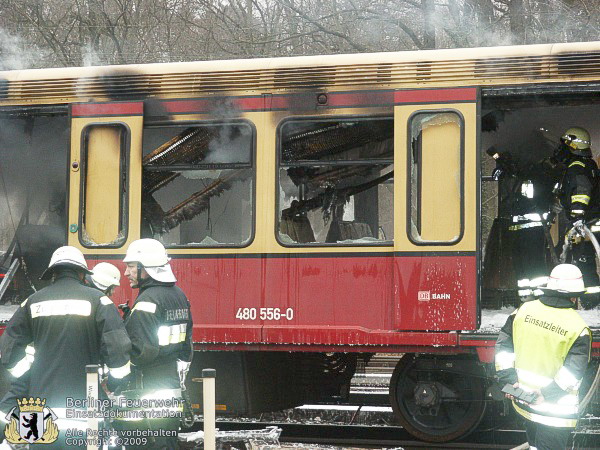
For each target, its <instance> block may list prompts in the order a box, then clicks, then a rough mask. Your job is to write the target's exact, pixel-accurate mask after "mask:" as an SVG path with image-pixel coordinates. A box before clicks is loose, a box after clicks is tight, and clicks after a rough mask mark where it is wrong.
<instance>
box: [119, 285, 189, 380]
mask: <svg viewBox="0 0 600 450" xmlns="http://www.w3.org/2000/svg"><path fill="white" fill-rule="evenodd" d="M125 327H126V328H127V333H129V336H130V338H131V343H132V345H133V349H132V355H131V361H132V363H133V364H134V366H135V371H136V372H138V373H141V375H142V384H143V388H144V389H177V388H179V387H180V382H179V373H178V370H177V361H178V360H180V361H186V362H191V360H192V313H191V311H190V303H189V301H188V299H187V297H186V296H185V294H184V293H183V291H182V290H181V289H179V287H177V286H175V283H163V282H159V281H156V280H153V279H152V278H147V279H145V280H143V281H142V283H141V284H140V292H139V295H138V297H137V299H136V301H135V303H134V305H133V307H132V308H131V313H130V314H129V316H128V317H127V319H126V320H125Z"/></svg>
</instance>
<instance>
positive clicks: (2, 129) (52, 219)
mask: <svg viewBox="0 0 600 450" xmlns="http://www.w3.org/2000/svg"><path fill="white" fill-rule="evenodd" d="M0 125H1V126H0V161H1V162H0V275H4V274H5V273H6V271H7V270H8V268H9V267H10V266H11V264H12V262H14V260H15V259H18V260H19V262H20V263H21V264H20V266H19V271H18V272H17V275H16V276H15V277H16V278H15V280H16V281H14V282H13V283H12V284H11V286H15V287H18V289H19V290H20V289H23V291H22V292H21V293H22V294H23V296H24V297H21V300H19V301H22V299H23V298H25V297H26V296H27V295H28V292H29V289H30V288H31V286H33V285H35V286H36V288H39V287H41V286H42V285H43V282H40V281H39V276H40V275H41V274H42V272H43V271H44V270H45V269H46V267H47V265H48V261H49V260H50V255H51V254H52V252H53V251H54V250H56V248H57V247H60V246H61V245H65V244H66V241H67V238H66V235H67V233H66V229H67V207H66V198H67V164H68V163H67V159H68V158H67V155H68V150H69V131H70V128H69V119H68V114H67V110H66V108H57V107H39V108H36V109H35V110H32V109H31V108H25V107H17V106H15V107H12V108H11V109H10V111H7V110H6V108H2V110H1V111H0ZM23 263H24V264H23ZM0 281H1V278H0ZM15 295H16V294H15ZM7 298H8V296H4V297H2V299H0V300H2V302H5V301H7ZM18 298H19V297H18V296H16V297H15V300H18Z"/></svg>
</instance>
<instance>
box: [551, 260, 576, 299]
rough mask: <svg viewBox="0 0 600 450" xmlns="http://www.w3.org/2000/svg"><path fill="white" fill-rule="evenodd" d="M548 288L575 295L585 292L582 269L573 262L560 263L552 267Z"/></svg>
mask: <svg viewBox="0 0 600 450" xmlns="http://www.w3.org/2000/svg"><path fill="white" fill-rule="evenodd" d="M546 289H548V290H552V291H556V292H559V293H561V294H573V296H578V295H581V294H583V293H584V292H585V285H584V284H583V275H582V274H581V270H579V267H577V266H575V265H573V264H559V265H558V266H556V267H555V268H554V269H552V273H550V278H549V279H548V284H547V285H546Z"/></svg>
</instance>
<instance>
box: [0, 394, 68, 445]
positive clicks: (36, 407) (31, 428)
mask: <svg viewBox="0 0 600 450" xmlns="http://www.w3.org/2000/svg"><path fill="white" fill-rule="evenodd" d="M17 403H18V404H19V411H18V413H17V412H16V410H17V407H16V406H15V407H14V408H13V409H12V410H11V411H10V412H9V413H8V414H7V415H6V420H7V421H8V422H9V423H8V425H6V428H5V429H4V436H5V437H6V440H7V441H8V442H10V443H11V444H28V443H29V444H50V443H51V442H54V441H56V439H57V438H58V427H57V426H56V424H55V423H54V421H55V420H56V414H54V412H53V411H52V410H51V409H50V408H48V407H47V406H46V399H45V398H44V399H40V398H39V397H38V398H36V399H33V397H30V398H29V399H27V398H23V399H22V400H17Z"/></svg>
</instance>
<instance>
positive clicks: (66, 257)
mask: <svg viewBox="0 0 600 450" xmlns="http://www.w3.org/2000/svg"><path fill="white" fill-rule="evenodd" d="M60 266H65V267H73V268H75V269H81V270H83V271H84V272H85V273H92V272H91V271H90V270H89V269H88V266H87V262H86V261H85V258H84V257H83V253H81V250H79V249H78V248H75V247H71V246H70V245H65V246H64V247H59V248H57V249H56V250H54V253H52V257H51V258H50V264H48V268H47V269H46V270H45V271H44V273H43V274H42V276H41V277H40V278H41V279H42V280H48V279H49V278H50V277H51V276H52V272H53V271H54V269H55V268H56V267H60Z"/></svg>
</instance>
